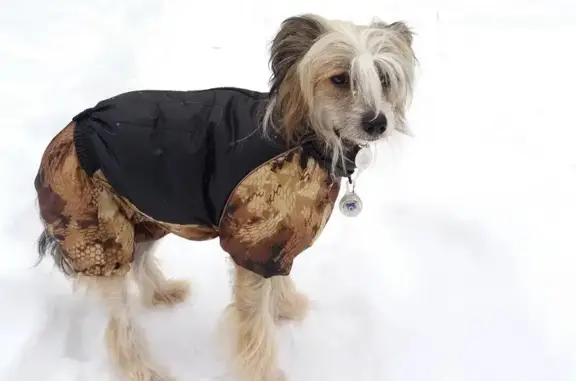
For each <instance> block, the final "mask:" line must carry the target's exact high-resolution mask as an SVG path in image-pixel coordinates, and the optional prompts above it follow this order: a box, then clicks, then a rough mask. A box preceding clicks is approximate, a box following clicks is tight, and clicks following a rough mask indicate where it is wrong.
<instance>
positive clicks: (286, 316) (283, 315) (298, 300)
mask: <svg viewBox="0 0 576 381" xmlns="http://www.w3.org/2000/svg"><path fill="white" fill-rule="evenodd" d="M270 280H271V283H272V286H271V287H272V291H271V293H272V296H271V303H272V306H273V307H274V318H275V319H276V321H277V322H278V321H281V320H302V319H303V318H304V317H305V315H306V312H307V311H308V304H309V300H308V297H307V296H306V295H304V294H302V293H300V292H298V291H297V290H296V286H295V285H294V281H293V280H292V278H290V276H289V275H286V276H274V277H272V278H270Z"/></svg>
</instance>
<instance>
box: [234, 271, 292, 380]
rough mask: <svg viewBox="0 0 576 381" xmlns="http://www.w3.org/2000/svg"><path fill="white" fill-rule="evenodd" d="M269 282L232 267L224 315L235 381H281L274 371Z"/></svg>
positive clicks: (282, 375)
mask: <svg viewBox="0 0 576 381" xmlns="http://www.w3.org/2000/svg"><path fill="white" fill-rule="evenodd" d="M271 301H272V281H271V280H270V279H265V278H263V277H261V276H260V275H257V274H255V273H252V272H250V271H248V270H245V269H243V268H241V267H238V266H236V277H235V284H234V302H233V303H232V304H231V305H230V306H229V307H228V309H227V311H226V320H225V322H226V324H227V327H226V328H227V329H226V331H227V332H230V334H231V335H230V337H233V338H234V341H233V346H232V348H231V349H232V352H233V353H232V355H231V356H232V367H233V369H234V373H235V376H236V378H235V380H237V381H284V380H285V379H286V378H285V376H284V373H283V372H282V371H281V370H280V369H279V367H278V353H277V352H278V351H277V344H276V338H275V325H274V316H273V306H272V304H271Z"/></svg>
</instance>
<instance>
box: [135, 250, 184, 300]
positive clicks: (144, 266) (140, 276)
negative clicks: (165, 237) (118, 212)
mask: <svg viewBox="0 0 576 381" xmlns="http://www.w3.org/2000/svg"><path fill="white" fill-rule="evenodd" d="M155 246H156V241H145V242H139V243H136V249H135V252H134V267H133V275H134V279H135V281H136V284H137V286H138V289H139V290H140V298H141V300H142V302H143V303H144V305H145V306H147V307H159V306H172V305H175V304H178V303H181V302H183V301H184V300H186V298H187V297H188V295H189V293H190V285H189V283H188V282H187V281H185V280H176V279H166V278H165V277H164V274H162V270H161V269H160V265H159V263H158V259H157V258H156V256H155V253H154V251H155V250H154V249H155Z"/></svg>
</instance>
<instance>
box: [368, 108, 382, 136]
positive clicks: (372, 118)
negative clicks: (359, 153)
mask: <svg viewBox="0 0 576 381" xmlns="http://www.w3.org/2000/svg"><path fill="white" fill-rule="evenodd" d="M387 126H388V119H386V115H384V114H382V113H378V114H376V113H375V112H374V111H368V112H367V113H365V114H364V116H363V117H362V128H363V129H364V131H366V132H367V133H368V134H370V135H372V136H378V135H382V134H383V133H384V131H386V127H387Z"/></svg>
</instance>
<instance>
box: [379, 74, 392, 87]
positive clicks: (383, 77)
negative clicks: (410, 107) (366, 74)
mask: <svg viewBox="0 0 576 381" xmlns="http://www.w3.org/2000/svg"><path fill="white" fill-rule="evenodd" d="M380 83H382V87H384V88H388V87H390V76H389V75H388V73H380Z"/></svg>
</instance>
